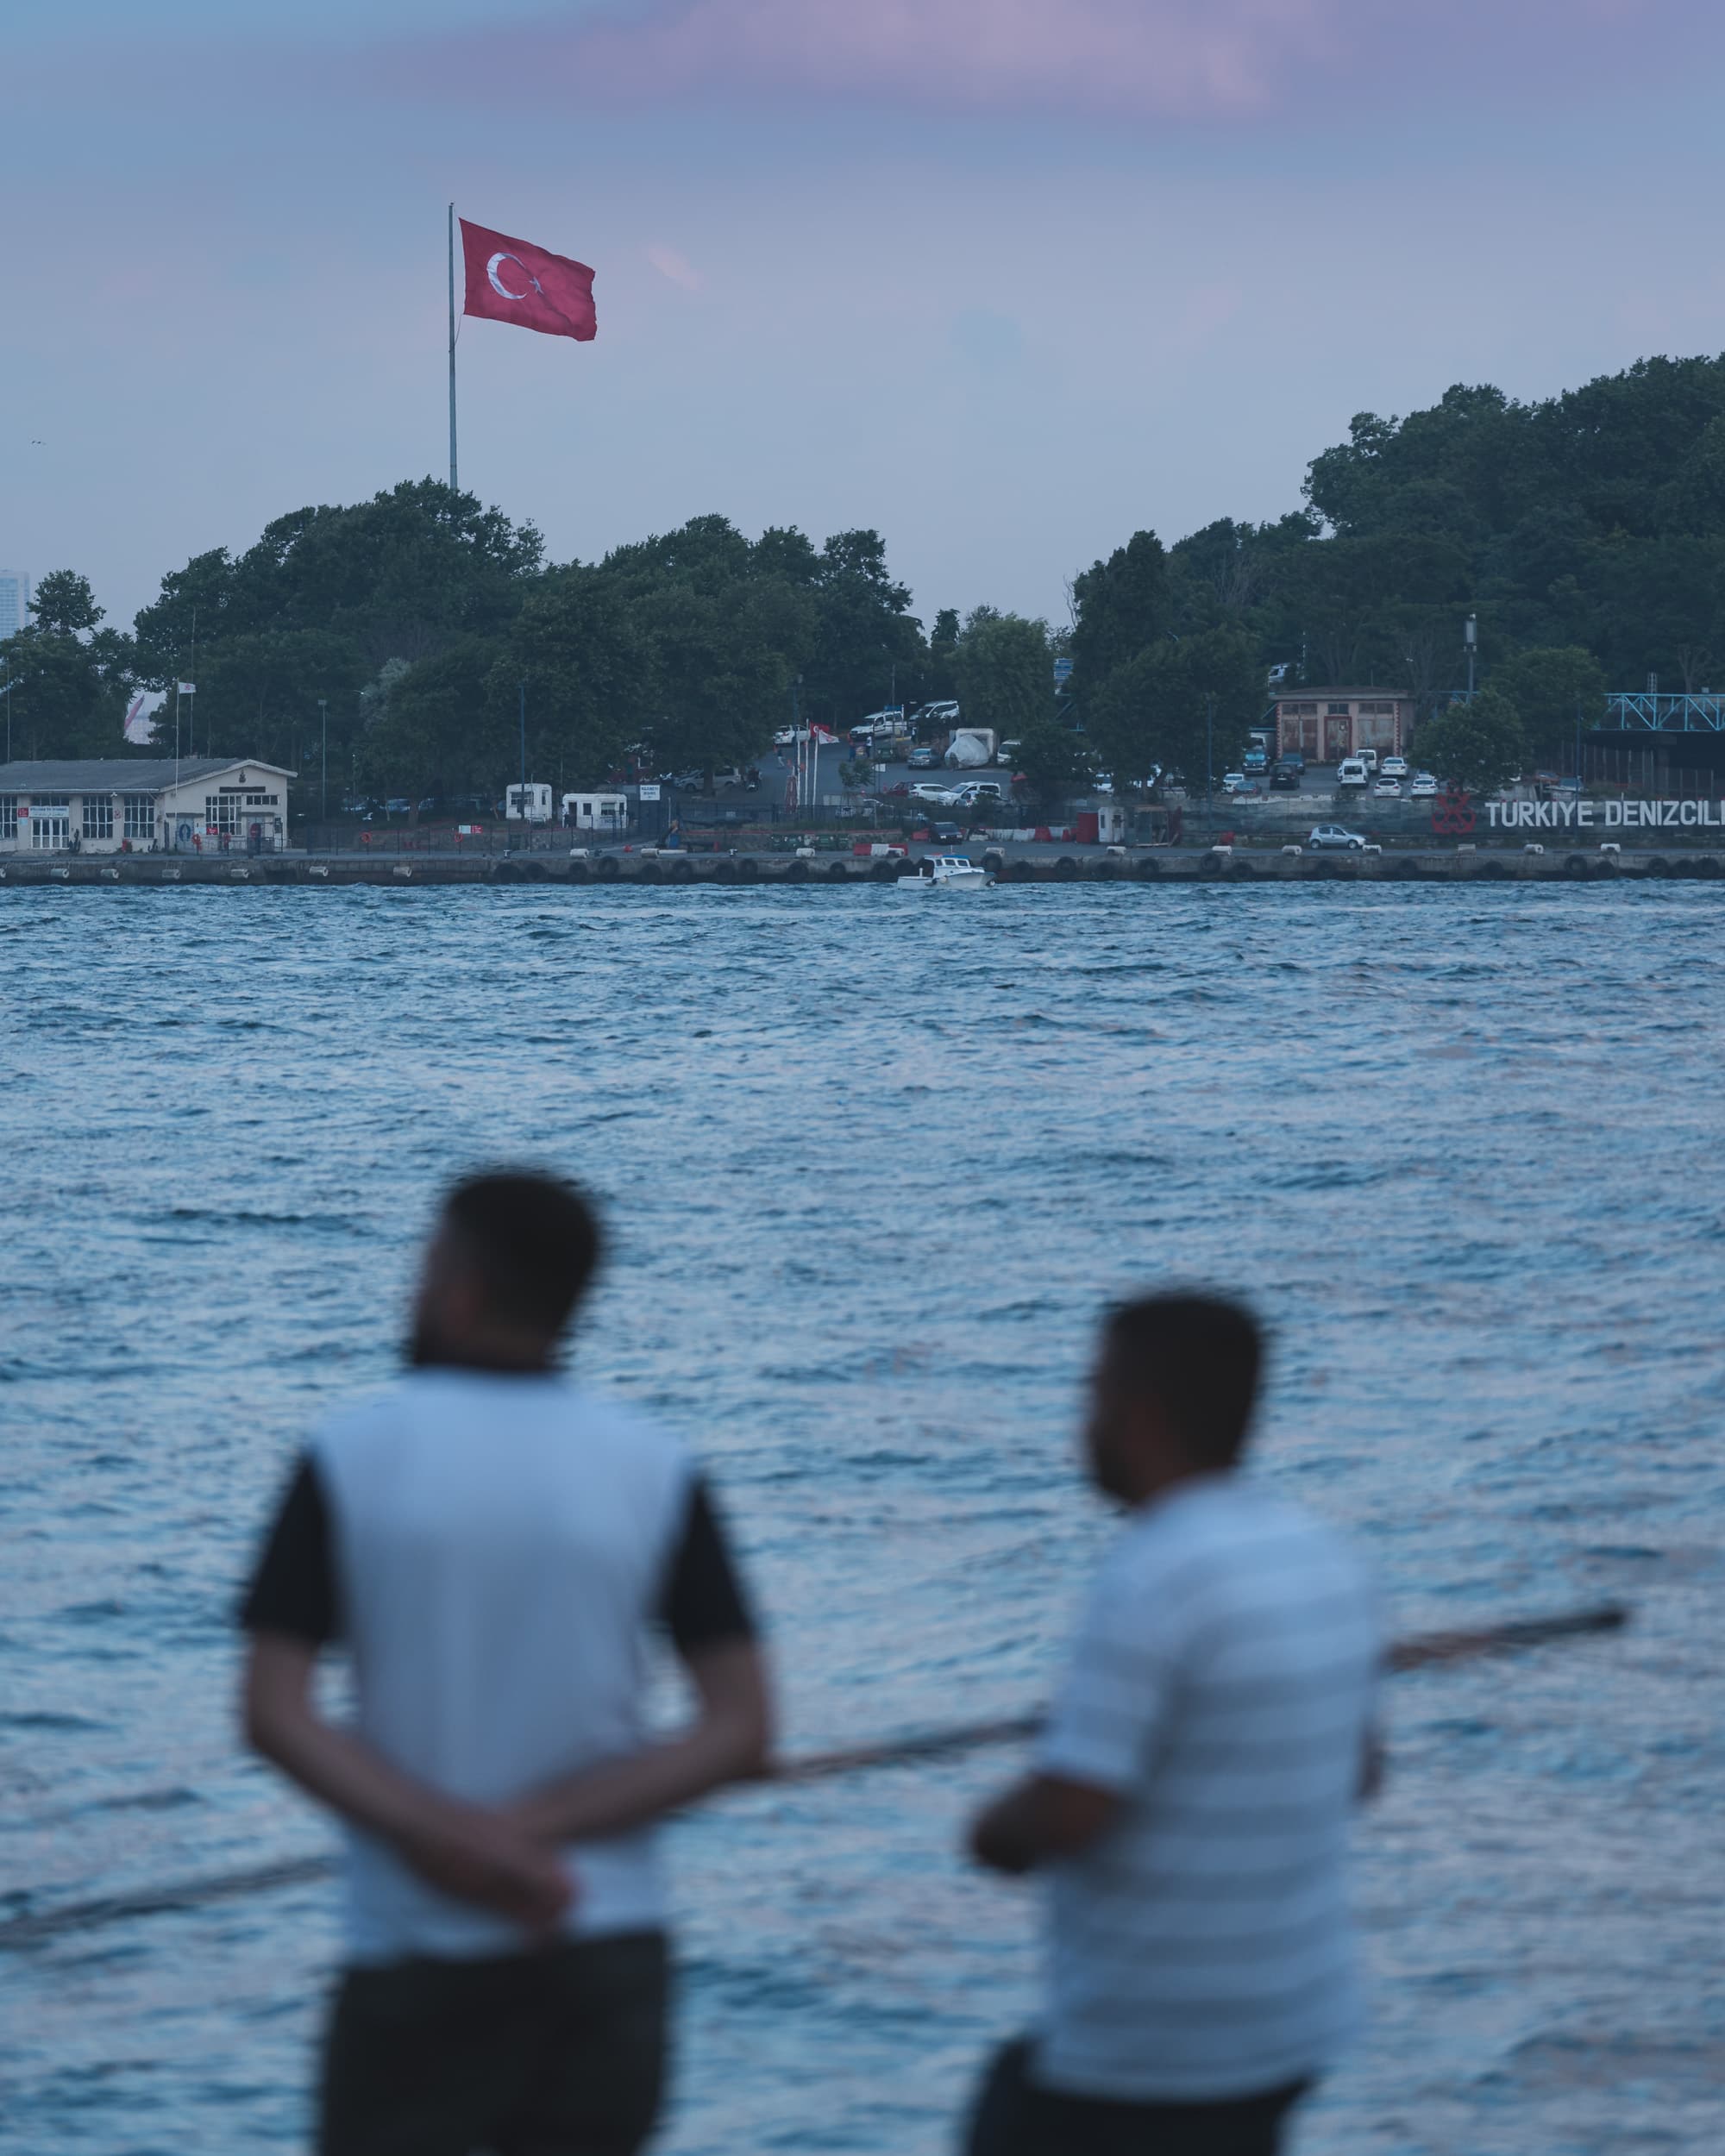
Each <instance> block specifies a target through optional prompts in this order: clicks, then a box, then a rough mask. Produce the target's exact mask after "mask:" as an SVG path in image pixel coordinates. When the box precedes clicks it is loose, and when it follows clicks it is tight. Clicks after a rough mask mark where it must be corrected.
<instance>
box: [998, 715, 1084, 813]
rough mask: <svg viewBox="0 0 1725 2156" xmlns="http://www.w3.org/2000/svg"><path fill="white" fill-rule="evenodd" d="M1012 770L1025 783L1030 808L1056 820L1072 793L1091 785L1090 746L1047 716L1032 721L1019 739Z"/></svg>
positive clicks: (1070, 730)
mask: <svg viewBox="0 0 1725 2156" xmlns="http://www.w3.org/2000/svg"><path fill="white" fill-rule="evenodd" d="M1013 773H1014V774H1015V775H1016V776H1018V777H1020V778H1022V779H1023V780H1024V786H1025V792H1026V794H1027V795H1028V797H1029V800H1030V805H1031V806H1032V808H1033V809H1035V810H1037V811H1038V812H1040V813H1041V814H1042V815H1044V816H1053V815H1054V814H1056V813H1057V812H1058V810H1059V808H1060V806H1061V804H1062V803H1063V801H1064V800H1065V799H1066V797H1067V796H1068V795H1069V793H1073V792H1075V791H1076V789H1077V788H1079V787H1082V786H1085V785H1087V784H1088V781H1089V778H1090V774H1091V760H1090V750H1089V746H1088V743H1087V742H1086V740H1085V737H1084V736H1083V735H1082V734H1079V733H1075V732H1074V731H1073V730H1072V729H1071V727H1069V726H1066V725H1063V724H1062V723H1061V722H1060V721H1059V720H1058V719H1057V718H1055V716H1054V715H1053V713H1052V712H1051V711H1049V712H1045V713H1044V714H1042V715H1040V716H1038V718H1033V719H1032V720H1030V721H1029V722H1028V723H1027V724H1026V726H1025V728H1024V730H1023V732H1022V733H1021V734H1020V735H1019V746H1018V753H1017V754H1016V755H1014V756H1013Z"/></svg>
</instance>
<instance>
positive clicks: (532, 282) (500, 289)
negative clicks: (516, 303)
mask: <svg viewBox="0 0 1725 2156" xmlns="http://www.w3.org/2000/svg"><path fill="white" fill-rule="evenodd" d="M499 262H513V263H514V265H515V266H516V267H517V269H518V270H519V271H520V272H521V274H522V275H523V276H524V278H525V279H527V282H526V285H524V287H523V289H522V290H521V291H518V292H512V291H511V290H510V289H509V287H508V285H505V283H504V281H503V279H502V278H501V277H500V276H499V274H498V264H499ZM486 276H487V277H488V278H490V279H491V288H492V291H494V292H495V293H496V294H497V296H498V298H499V299H525V298H526V297H527V295H528V293H529V292H536V291H540V290H541V286H540V283H539V279H537V278H536V276H534V274H533V273H532V271H531V270H530V269H529V268H528V266H527V265H526V263H525V262H524V261H523V260H522V259H521V257H520V256H519V255H518V254H493V255H492V258H491V260H490V261H488V262H487V263H486Z"/></svg>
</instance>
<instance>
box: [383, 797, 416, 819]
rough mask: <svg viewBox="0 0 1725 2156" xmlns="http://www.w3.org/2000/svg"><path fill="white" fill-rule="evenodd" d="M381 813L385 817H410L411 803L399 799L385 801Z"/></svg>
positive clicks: (411, 811)
mask: <svg viewBox="0 0 1725 2156" xmlns="http://www.w3.org/2000/svg"><path fill="white" fill-rule="evenodd" d="M383 812H384V814H385V815H386V816H411V814H412V813H413V804H412V802H411V801H406V800H399V799H398V800H394V801H386V802H385V803H384V805H383Z"/></svg>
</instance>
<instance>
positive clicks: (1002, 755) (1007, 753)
mask: <svg viewBox="0 0 1725 2156" xmlns="http://www.w3.org/2000/svg"><path fill="white" fill-rule="evenodd" d="M1018 754H1019V743H1017V742H1015V741H1003V742H1002V743H1000V749H999V751H998V752H997V754H996V755H995V758H994V761H995V762H996V763H1003V764H1005V765H1007V768H1011V767H1012V765H1013V764H1014V763H1016V762H1017V761H1018Z"/></svg>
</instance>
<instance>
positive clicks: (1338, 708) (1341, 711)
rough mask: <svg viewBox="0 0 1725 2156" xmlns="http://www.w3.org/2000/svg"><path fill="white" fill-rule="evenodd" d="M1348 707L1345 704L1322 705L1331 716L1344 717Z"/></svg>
mask: <svg viewBox="0 0 1725 2156" xmlns="http://www.w3.org/2000/svg"><path fill="white" fill-rule="evenodd" d="M1348 708H1349V707H1348V706H1347V705H1346V704H1326V705H1325V706H1324V709H1325V710H1326V711H1327V712H1328V713H1329V715H1330V717H1331V718H1346V717H1347V715H1348Z"/></svg>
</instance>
